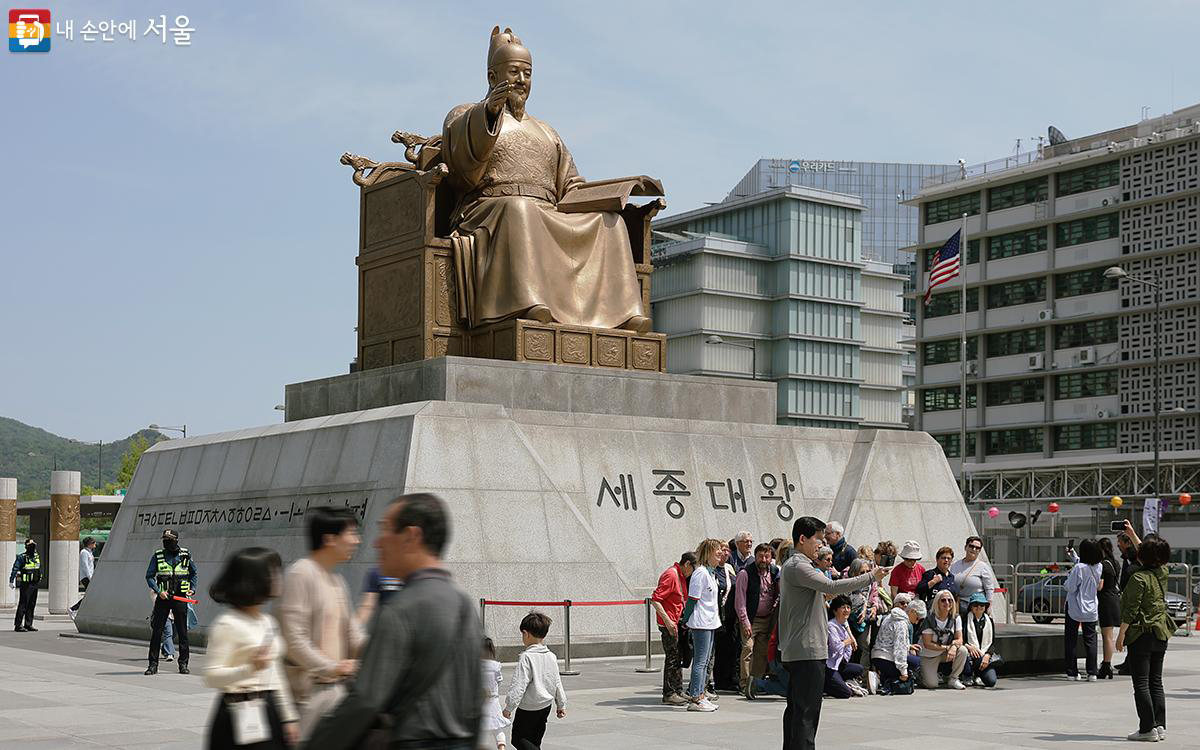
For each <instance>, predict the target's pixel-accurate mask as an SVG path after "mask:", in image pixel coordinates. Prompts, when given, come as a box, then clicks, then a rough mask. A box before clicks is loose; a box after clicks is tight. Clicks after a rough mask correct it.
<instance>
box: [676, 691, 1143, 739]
mask: <svg viewBox="0 0 1200 750" xmlns="http://www.w3.org/2000/svg"><path fill="white" fill-rule="evenodd" d="M687 710H689V711H704V712H706V713H707V712H710V711H716V710H717V704H715V703H713V702H712V701H710V700H709V699H707V698H701V699H700V700H698V701H696V702H695V703H689V704H688V707H687ZM1154 736H1155V737H1158V735H1157V734H1155V735H1154Z"/></svg>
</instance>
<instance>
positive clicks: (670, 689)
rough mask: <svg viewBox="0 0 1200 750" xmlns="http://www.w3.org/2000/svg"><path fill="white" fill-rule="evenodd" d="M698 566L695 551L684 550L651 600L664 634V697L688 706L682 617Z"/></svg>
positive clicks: (667, 571)
mask: <svg viewBox="0 0 1200 750" xmlns="http://www.w3.org/2000/svg"><path fill="white" fill-rule="evenodd" d="M695 568H696V555H695V553H694V552H684V553H683V555H682V556H681V557H680V558H679V562H677V563H675V564H674V565H672V566H671V567H669V568H667V569H666V570H664V571H663V574H662V575H661V576H659V577H658V586H657V587H655V589H654V593H653V594H652V595H651V596H650V604H651V606H653V607H654V611H655V612H657V613H658V632H659V633H661V634H662V645H663V654H664V655H665V656H666V661H665V662H664V663H663V697H662V702H663V703H666V704H667V705H669V706H686V705H687V702H688V701H687V698H685V697H684V696H683V665H681V664H680V662H679V618H680V617H682V616H683V605H684V602H685V601H686V600H687V590H688V578H691V576H692V571H693V570H695Z"/></svg>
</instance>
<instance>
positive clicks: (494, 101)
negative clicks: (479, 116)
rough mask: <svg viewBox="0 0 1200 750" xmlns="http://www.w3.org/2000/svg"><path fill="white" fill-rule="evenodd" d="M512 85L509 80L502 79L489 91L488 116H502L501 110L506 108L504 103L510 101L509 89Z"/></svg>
mask: <svg viewBox="0 0 1200 750" xmlns="http://www.w3.org/2000/svg"><path fill="white" fill-rule="evenodd" d="M509 88H510V85H509V83H508V81H500V82H499V83H497V84H496V85H495V86H493V87H492V90H491V91H489V92H488V96H487V101H486V103H485V104H486V106H487V113H488V117H491V118H495V117H499V116H500V112H501V111H502V110H503V109H504V103H505V102H506V101H508V90H509Z"/></svg>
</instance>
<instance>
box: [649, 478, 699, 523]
mask: <svg viewBox="0 0 1200 750" xmlns="http://www.w3.org/2000/svg"><path fill="white" fill-rule="evenodd" d="M650 473H651V474H653V475H654V476H656V477H662V479H660V480H658V484H656V485H654V491H653V492H652V493H651V494H653V495H654V496H655V497H665V498H668V500H667V515H668V516H670V517H671V518H674V519H680V518H683V513H684V510H685V508H684V505H683V502H682V501H681V500H680V499H679V498H681V497H691V496H692V492H691V490H689V489H688V488H687V485H686V484H684V483H683V480H682V479H681V478H680V477H682V476H683V469H654V470H652V471H651V472H650Z"/></svg>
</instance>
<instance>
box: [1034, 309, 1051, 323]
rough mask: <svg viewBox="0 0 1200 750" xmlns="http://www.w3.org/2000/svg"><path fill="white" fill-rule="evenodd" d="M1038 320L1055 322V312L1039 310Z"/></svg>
mask: <svg viewBox="0 0 1200 750" xmlns="http://www.w3.org/2000/svg"><path fill="white" fill-rule="evenodd" d="M1038 320H1054V310H1053V309H1046V310H1038Z"/></svg>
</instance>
